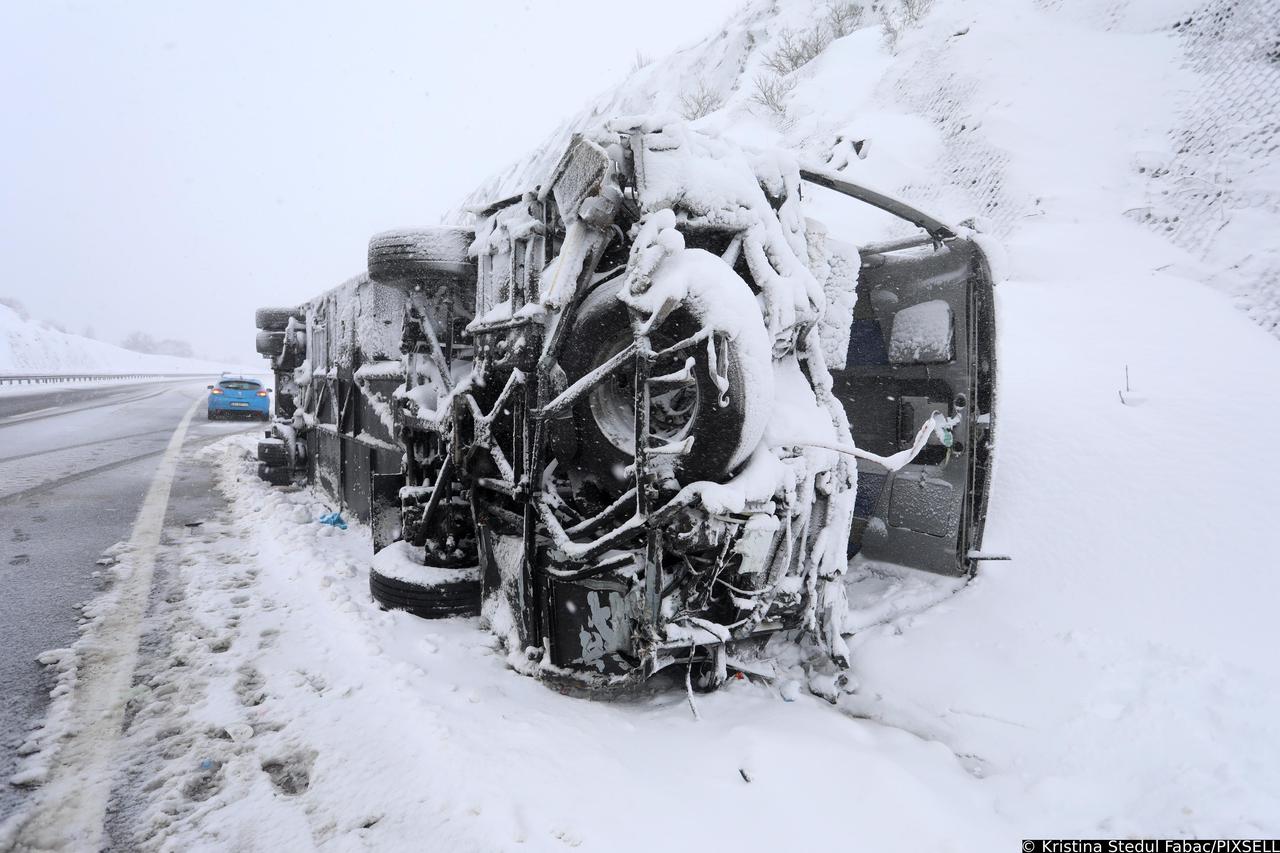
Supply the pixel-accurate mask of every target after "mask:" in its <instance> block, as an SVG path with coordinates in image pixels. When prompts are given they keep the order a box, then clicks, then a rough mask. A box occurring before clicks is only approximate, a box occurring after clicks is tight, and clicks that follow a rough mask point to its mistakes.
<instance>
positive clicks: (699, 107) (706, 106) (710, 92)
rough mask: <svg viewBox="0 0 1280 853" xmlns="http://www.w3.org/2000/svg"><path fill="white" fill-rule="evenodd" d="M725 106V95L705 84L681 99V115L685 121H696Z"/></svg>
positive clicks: (701, 84) (699, 85)
mask: <svg viewBox="0 0 1280 853" xmlns="http://www.w3.org/2000/svg"><path fill="white" fill-rule="evenodd" d="M723 106H724V95H722V94H720V93H719V92H718V91H716V90H715V89H713V88H712V87H710V86H708V85H707V84H706V83H704V82H699V83H698V88H696V89H694V90H693V91H692V92H686V93H685V94H684V95H682V96H681V97H680V114H681V115H682V116H684V118H685V121H694V120H695V119H700V118H702V117H703V116H705V115H709V114H710V113H713V112H715V111H716V110H718V109H720V108H721V107H723Z"/></svg>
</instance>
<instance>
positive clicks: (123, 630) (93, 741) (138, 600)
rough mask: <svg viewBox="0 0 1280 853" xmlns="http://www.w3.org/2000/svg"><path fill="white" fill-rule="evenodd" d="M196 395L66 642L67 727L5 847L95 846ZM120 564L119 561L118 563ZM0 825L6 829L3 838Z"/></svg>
mask: <svg viewBox="0 0 1280 853" xmlns="http://www.w3.org/2000/svg"><path fill="white" fill-rule="evenodd" d="M202 402H203V400H201V399H199V398H197V399H196V400H195V401H193V402H192V404H191V406H190V407H189V408H188V409H187V411H186V414H184V415H183V417H182V420H181V421H179V423H178V426H177V428H176V429H175V430H174V431H173V436H172V437H171V438H170V439H169V444H168V446H167V447H166V448H165V450H164V456H163V458H162V459H161V460H160V464H159V465H158V466H157V468H156V473H155V476H154V477H153V478H152V480H151V486H150V488H149V489H148V490H147V495H146V497H145V498H144V499H143V502H142V508H141V509H140V510H139V511H138V516H137V519H136V520H135V521H134V525H133V533H132V535H131V536H130V539H129V551H128V557H127V559H126V560H125V561H124V563H122V569H123V570H122V571H121V572H120V573H119V576H118V579H117V580H116V582H115V585H114V586H113V587H112V589H111V590H109V591H108V592H107V593H106V594H104V596H103V597H102V598H101V599H99V601H98V602H95V604H96V605H98V606H97V613H95V614H93V616H94V618H93V619H92V621H91V622H90V623H89V625H88V626H87V627H86V628H85V631H84V633H83V635H82V636H81V638H80V640H78V641H77V642H76V644H75V646H74V648H75V650H76V652H77V656H78V663H77V669H78V673H77V675H78V684H79V686H78V688H77V695H76V696H75V699H74V705H73V708H72V711H71V715H70V721H69V722H70V726H69V728H68V731H70V732H73V733H74V734H73V735H72V736H71V737H70V738H68V739H67V740H66V741H65V742H64V743H63V745H62V747H61V750H60V752H59V754H58V756H57V760H56V763H55V765H54V767H53V771H52V773H51V776H50V779H49V781H48V782H46V783H45V784H44V786H43V787H42V788H41V789H40V791H39V793H38V794H37V795H36V798H35V799H34V801H33V804H32V806H31V808H30V809H29V811H28V812H27V813H26V815H25V817H24V818H16V819H15V821H21V823H19V824H18V825H17V826H16V827H15V826H7V827H0V845H4V846H5V847H6V848H7V849H13V850H24V851H25V850H99V849H101V847H102V841H103V822H104V818H105V816H106V807H107V799H108V796H109V795H110V791H111V780H112V776H113V773H112V768H113V767H114V757H115V752H116V745H117V742H118V741H119V738H120V733H121V727H122V723H123V720H124V711H125V703H126V700H127V698H128V696H127V694H128V690H129V686H130V681H131V679H132V676H133V672H134V669H135V668H136V664H137V657H138V643H139V639H140V636H141V627H142V618H143V616H145V614H146V610H147V603H148V599H149V597H150V592H151V578H152V573H153V571H154V568H155V561H156V552H157V550H158V549H159V547H160V537H161V534H162V532H163V530H164V519H165V513H166V511H167V509H168V506H169V491H170V488H171V487H172V485H173V478H174V474H175V472H176V470H177V466H178V459H179V457H180V456H181V454H182V450H183V443H184V441H185V439H186V436H187V429H188V427H189V426H190V424H191V419H192V417H193V416H194V415H195V412H196V409H197V408H198V407H199V405H200V404H201V403H202ZM126 564H127V565H126ZM6 830H8V831H9V832H13V833H14V837H13V839H12V841H11V843H7V844H6V839H4V838H3V835H5V834H7V832H6Z"/></svg>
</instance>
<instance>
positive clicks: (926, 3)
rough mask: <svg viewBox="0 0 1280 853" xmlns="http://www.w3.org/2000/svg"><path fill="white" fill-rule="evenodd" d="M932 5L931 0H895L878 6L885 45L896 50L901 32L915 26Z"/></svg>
mask: <svg viewBox="0 0 1280 853" xmlns="http://www.w3.org/2000/svg"><path fill="white" fill-rule="evenodd" d="M932 6H933V0H895V2H891V3H885V4H884V5H883V6H881V7H880V25H881V26H882V27H883V29H884V41H885V45H886V46H887V47H888V48H889V50H890V51H891V52H893V51H897V49H898V41H899V39H901V38H902V34H903V32H904V31H906V29H907V28H908V27H912V26H915V25H916V24H917V23H918V22H919V21H920V19H921V18H923V17H924V16H925V15H926V14H928V12H929V9H930V8H931V7H932Z"/></svg>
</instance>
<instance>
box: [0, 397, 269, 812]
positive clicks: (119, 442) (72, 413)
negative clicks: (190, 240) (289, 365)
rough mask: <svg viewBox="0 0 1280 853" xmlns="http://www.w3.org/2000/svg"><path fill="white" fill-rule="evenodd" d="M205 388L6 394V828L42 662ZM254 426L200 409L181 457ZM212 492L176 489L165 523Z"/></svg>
mask: <svg viewBox="0 0 1280 853" xmlns="http://www.w3.org/2000/svg"><path fill="white" fill-rule="evenodd" d="M205 385H206V382H204V381H193V380H183V381H181V382H164V383H147V384H142V385H137V386H116V387H113V388H110V389H103V390H102V391H101V392H100V393H98V394H96V395H94V396H92V397H90V398H87V399H86V398H78V399H74V400H71V401H67V400H65V399H63V400H62V401H61V402H59V401H58V400H57V399H56V398H50V399H49V400H47V401H45V402H47V403H49V405H47V406H46V405H40V406H33V405H32V401H31V400H30V399H26V400H23V401H21V402H20V403H19V402H15V401H13V400H7V399H6V398H4V397H0V589H2V590H3V594H0V819H3V817H4V816H5V815H7V814H8V813H9V812H10V811H11V810H12V809H13V808H15V806H16V805H18V803H19V802H20V801H21V799H22V798H23V796H24V791H23V790H22V789H18V788H14V787H12V786H10V785H9V784H8V782H7V780H8V778H9V776H11V775H12V774H13V772H14V770H15V767H16V765H17V758H18V756H17V755H16V752H15V750H16V749H17V747H18V746H19V745H20V744H21V743H22V741H23V740H25V738H26V736H27V734H28V732H29V731H30V729H31V726H32V724H33V723H34V722H35V721H36V720H37V719H40V718H41V717H42V716H43V714H44V710H45V707H46V705H47V703H48V691H49V689H50V687H51V680H50V678H49V677H48V675H47V674H46V673H45V672H44V669H43V667H41V666H40V665H39V664H38V663H36V660H35V659H36V656H37V655H39V654H40V653H41V652H42V651H44V650H46V649H53V648H61V647H64V646H67V645H70V644H71V643H72V642H74V641H75V639H76V636H77V630H76V621H77V619H78V617H79V613H78V610H77V605H79V604H81V603H83V602H85V601H87V600H88V599H89V598H91V597H92V596H93V595H94V593H95V592H97V590H98V582H97V580H96V579H95V578H94V576H93V575H94V572H96V571H98V570H99V569H100V566H98V565H97V562H96V561H97V560H98V559H99V557H100V556H101V554H102V552H103V551H105V550H106V549H108V548H110V547H111V546H112V545H114V544H115V543H117V542H121V541H123V540H126V539H128V538H129V536H130V532H131V528H132V526H133V522H134V519H135V517H136V516H137V514H138V510H139V507H140V505H141V502H142V498H143V496H144V495H145V494H146V492H147V488H148V486H149V485H150V482H151V479H152V476H153V475H154V473H155V470H156V467H157V465H158V463H159V460H160V458H161V455H162V453H163V451H164V449H165V446H166V445H167V443H168V442H169V439H170V437H171V436H172V434H173V431H174V429H175V427H176V426H177V424H178V422H179V421H180V420H181V418H182V416H183V415H184V414H185V413H186V411H187V409H188V408H189V407H190V406H191V405H192V402H193V401H195V400H196V399H198V398H200V397H203V395H204V394H205V393H206V392H205ZM15 412H17V413H16V414H15ZM257 429H260V426H259V425H258V424H256V423H252V424H251V423H246V422H243V421H240V422H225V421H214V422H210V421H208V420H206V419H205V416H204V412H203V411H202V410H197V415H196V419H195V420H193V421H192V423H191V428H190V431H189V432H188V434H187V439H186V443H185V445H184V448H185V449H186V450H188V451H190V450H192V449H194V448H195V447H198V446H199V445H202V444H206V443H208V442H210V441H214V440H216V439H218V438H220V437H222V436H225V435H230V434H232V433H236V432H242V431H245V430H257ZM186 455H188V456H189V452H188V454H186ZM188 467H189V466H188ZM207 489H208V484H207V483H205V484H203V486H202V487H201V488H182V487H181V486H176V487H175V489H174V492H173V493H172V495H171V497H170V501H169V508H168V517H169V518H170V519H173V518H177V519H179V520H184V519H185V518H186V517H188V516H189V517H190V519H191V520H196V519H198V518H200V517H201V516H202V514H203V513H205V512H207V511H208V494H207Z"/></svg>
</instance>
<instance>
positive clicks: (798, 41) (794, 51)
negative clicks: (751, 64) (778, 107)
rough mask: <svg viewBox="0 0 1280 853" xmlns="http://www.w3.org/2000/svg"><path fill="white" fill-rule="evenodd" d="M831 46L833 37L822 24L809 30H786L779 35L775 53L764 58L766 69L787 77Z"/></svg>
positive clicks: (774, 49)
mask: <svg viewBox="0 0 1280 853" xmlns="http://www.w3.org/2000/svg"><path fill="white" fill-rule="evenodd" d="M829 44H831V35H830V33H828V32H827V30H826V28H825V27H823V26H822V24H821V23H819V24H817V25H815V26H814V27H813V28H812V29H808V30H799V31H797V30H792V29H785V30H783V31H782V32H780V33H778V40H777V42H776V44H775V45H774V48H773V52H772V53H770V54H769V55H767V56H766V57H765V58H764V67H765V68H768V69H769V70H770V71H772V72H773V73H774V74H776V75H778V76H779V77H785V76H786V75H788V74H790V73H791V72H792V71H795V70H796V69H797V68H801V67H803V66H805V65H806V64H808V63H809V62H810V61H812V60H813V58H814V57H816V56H817V55H818V54H820V53H822V51H824V50H826V49H827V45H829Z"/></svg>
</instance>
